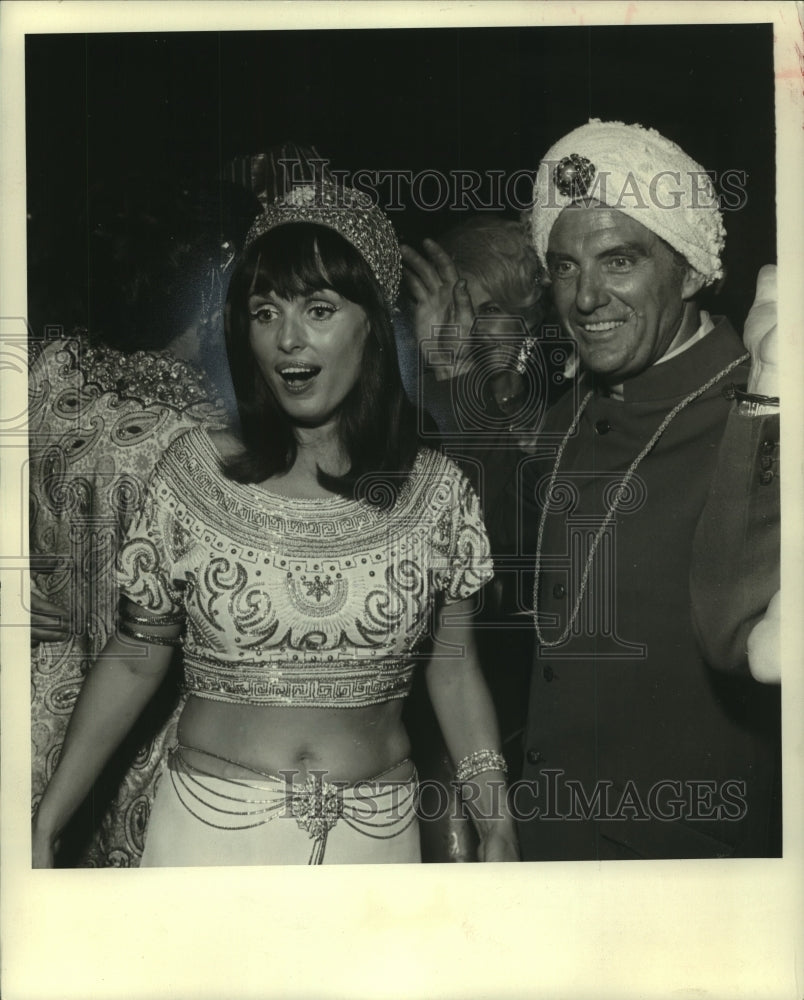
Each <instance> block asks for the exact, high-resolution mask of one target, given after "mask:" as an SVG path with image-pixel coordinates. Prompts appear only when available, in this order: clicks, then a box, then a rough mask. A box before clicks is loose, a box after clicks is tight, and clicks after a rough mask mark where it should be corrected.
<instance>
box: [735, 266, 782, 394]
mask: <svg viewBox="0 0 804 1000" xmlns="http://www.w3.org/2000/svg"><path fill="white" fill-rule="evenodd" d="M743 340H744V341H745V346H746V348H747V349H748V350H749V351H750V353H751V370H750V372H749V374H748V391H749V392H751V393H756V394H757V395H760V396H778V395H779V334H778V327H777V293H776V265H775V264H766V265H765V266H764V267H761V268H760V269H759V274H758V275H757V293H756V296H755V298H754V304H753V305H752V306H751V309H750V310H749V313H748V316H747V317H746V320H745V328H744V331H743Z"/></svg>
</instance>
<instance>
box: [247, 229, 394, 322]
mask: <svg viewBox="0 0 804 1000" xmlns="http://www.w3.org/2000/svg"><path fill="white" fill-rule="evenodd" d="M246 267H247V269H251V268H253V270H252V272H251V280H250V281H249V284H248V292H249V294H250V295H251V294H258V295H267V294H268V293H269V292H273V294H274V295H278V296H279V297H280V298H282V299H292V298H295V297H296V296H299V295H309V294H310V293H312V292H316V291H320V290H321V289H322V288H331V289H333V290H334V291H336V292H337V293H338V294H339V295H342V296H343V297H344V298H346V299H349V300H350V301H351V302H356V303H358V304H359V305H366V303H367V301H368V300H370V299H371V298H376V296H377V294H378V292H379V289H378V287H377V286H376V282H375V280H374V277H373V275H372V274H371V271H370V270H369V268H368V265H367V264H366V263H365V261H364V260H363V258H362V257H361V255H360V254H359V253H358V251H357V250H356V249H355V248H354V247H353V246H352V245H351V243H349V242H348V241H347V240H345V239H344V238H343V237H342V236H341V235H340V234H339V233H336V232H335V231H334V230H332V229H329V228H327V227H326V226H320V225H317V224H315V223H310V222H292V223H288V224H287V225H284V226H277V227H276V228H275V229H271V230H269V231H268V232H267V233H265V234H264V235H263V236H261V237H260V238H259V239H258V240H256V241H255V243H254V245H253V246H252V247H251V248H250V249H249V252H248V259H247V261H246Z"/></svg>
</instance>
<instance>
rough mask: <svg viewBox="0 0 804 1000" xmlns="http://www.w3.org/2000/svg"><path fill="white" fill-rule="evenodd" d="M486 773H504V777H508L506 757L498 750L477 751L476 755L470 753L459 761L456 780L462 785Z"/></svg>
mask: <svg viewBox="0 0 804 1000" xmlns="http://www.w3.org/2000/svg"><path fill="white" fill-rule="evenodd" d="M484 771H502V773H503V774H504V775H507V774H508V766H507V765H506V763H505V757H503V755H502V754H501V753H497V751H496V750H475V751H474V753H468V754H467V755H466V756H465V757H461V759H460V760H459V761H458V766H457V767H456V768H455V780H456V781H458V782H460V783H464V782H466V781H471V779H472V778H475V777H477V775H478V774H482V773H483V772H484Z"/></svg>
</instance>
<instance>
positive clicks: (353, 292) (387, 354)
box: [225, 222, 419, 505]
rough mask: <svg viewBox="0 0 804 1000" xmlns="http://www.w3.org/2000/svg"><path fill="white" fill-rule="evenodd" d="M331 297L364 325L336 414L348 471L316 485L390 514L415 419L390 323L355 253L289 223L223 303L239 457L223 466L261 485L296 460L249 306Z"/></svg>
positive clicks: (413, 443)
mask: <svg viewBox="0 0 804 1000" xmlns="http://www.w3.org/2000/svg"><path fill="white" fill-rule="evenodd" d="M322 288H331V289H333V290H334V291H336V292H337V293H338V294H339V295H342V296H343V297H344V298H345V299H348V300H349V301H350V302H355V303H356V304H357V305H359V306H361V307H362V308H363V310H364V311H365V313H366V317H367V319H368V322H369V335H368V337H367V338H366V342H365V346H364V349H363V359H362V364H361V367H360V374H359V377H358V380H357V382H356V384H355V385H354V387H353V388H352V390H351V391H350V392H349V394H348V395H347V396H346V398H345V399H344V401H343V403H342V404H341V408H340V410H339V413H338V421H339V430H340V437H341V443H342V445H343V447H344V449H345V452H346V455H347V457H348V459H349V463H350V468H349V471H348V472H347V473H346V474H345V475H343V476H331V475H329V474H327V473H325V472H323V471H322V470H321V469H319V471H318V480H319V482H320V483H321V484H322V485H323V486H325V487H326V488H327V489H329V490H331V491H332V492H334V493H337V494H340V495H341V496H346V497H356V496H358V495H359V496H360V497H362V498H363V499H365V500H367V501H368V502H370V503H375V504H378V505H387V504H388V498H389V496H393V495H394V494H395V493H396V491H397V488H398V485H399V483H400V477H402V479H404V477H406V475H407V473H409V472H410V470H411V468H412V467H413V462H414V460H415V457H416V452H417V450H418V444H419V442H418V436H417V431H416V411H415V409H414V408H413V406H412V404H411V403H410V401H409V400H408V398H407V396H406V395H405V391H404V388H403V386H402V379H401V376H400V374H399V362H398V359H397V353H396V343H395V340H394V335H393V330H392V327H391V319H390V316H389V314H388V309H387V307H386V306H385V303H384V301H383V296H382V292H381V290H380V287H379V285H378V284H377V281H376V279H375V277H374V275H373V274H372V272H371V269H370V268H369V266H368V264H367V263H366V262H365V260H364V259H363V257H362V256H361V255H360V253H359V252H358V251H357V250H356V249H355V248H354V247H353V246H352V245H351V243H349V242H348V241H347V240H345V239H344V238H343V237H342V236H341V235H340V234H339V233H337V232H335V231H334V230H332V229H329V228H327V227H326V226H321V225H317V224H314V223H300V222H295V223H288V224H286V225H283V226H278V227H277V228H275V229H271V230H269V231H268V232H267V233H265V234H264V235H263V236H261V237H260V238H259V239H257V240H256V241H255V242H254V243H253V244H252V245H251V246H250V247H249V248H248V250H247V251H246V253H245V254H244V255H243V257H242V258H241V260H240V261H239V262H238V264H237V266H236V268H235V271H234V274H233V275H232V279H231V282H230V284H229V294H228V297H227V302H226V320H225V328H226V350H227V353H228V356H229V368H230V371H231V375H232V383H233V385H234V389H235V395H236V397H237V405H238V410H239V413H240V429H241V436H242V440H243V444H244V445H245V450H244V451H243V452H241V453H240V454H238V455H236V456H234V457H233V458H232V459H230V460H229V461H228V462H227V463H226V465H225V472H226V474H227V475H228V476H229V478H231V479H234V480H236V481H237V482H242V483H257V482H262V480H264V479H267V478H268V477H269V476H272V475H276V474H277V473H283V472H287V471H288V470H289V469H290V468H291V466H292V465H293V463H294V461H295V460H296V453H297V441H296V435H295V433H294V428H293V424H292V422H291V421H290V419H289V418H288V416H287V414H286V413H285V411H284V410H283V409H282V407H281V406H280V405H279V403H278V402H277V400H276V398H275V396H274V395H273V393H272V392H271V391H270V389H269V388H268V386H267V385H266V383H265V380H264V378H263V376H262V374H261V373H260V371H259V368H258V367H257V365H256V364H255V361H254V355H253V353H252V351H251V347H250V343H249V319H250V317H249V310H248V299H249V296H250V295H252V294H255V293H257V294H267V293H269V292H273V293H274V294H275V295H278V296H279V297H280V298H283V299H292V298H295V297H296V296H299V295H307V294H310V293H311V292H313V291H317V290H319V289H322Z"/></svg>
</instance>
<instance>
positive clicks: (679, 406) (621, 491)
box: [533, 353, 749, 647]
mask: <svg viewBox="0 0 804 1000" xmlns="http://www.w3.org/2000/svg"><path fill="white" fill-rule="evenodd" d="M748 357H749V355H748V354H747V353H746V354H743V355H742V356H741V357H739V358H737V359H736V360H734V361H732V362H731V363H730V364H728V365H726V367H725V368H723V369H722V370H721V371H719V372H718V373H717V375H713V376H712V378H710V379H708V380H707V381H706V382H704V384H703V385H701V386H699V387H698V388H697V389H694V390H693V391H692V392H691V393H690V394H689V395H688V396H685V397H684V399H682V400H681V402H679V403H676V405H675V406H674V407H673V409H672V410H670V412H669V413H668V414H667V415H666V416H665V418H664V419H663V420H662V422H661V423H660V424H659V426H658V427H657V429H656V430H655V431H654V433H653V436H652V437H651V439H650V441H648V443H647V444H646V445H645V447H644V448H643V449H642V451H640V453H639V454H638V455H637V457H636V458H635V459H634V461H633V462H632V463H631V464H630V465H629V466H628V469H627V470H626V472H625V475H624V476H623V478H622V481H621V482H620V485H619V486H618V487H617V489H616V490H615V491H614V497H613V499H612V502H611V504H610V506H609V509H608V511H607V512H606V516H605V517H604V518H603V523H602V524H601V525H600V528H599V529H598V531H597V533H596V535H595V537H594V539H593V540H592V545H591V547H590V549H589V555H588V556H587V557H586V565H585V566H584V570H583V573H582V574H581V584H580V587H579V589H578V596H577V597H576V599H575V604H574V606H573V609H572V614H571V615H570V618H569V621H568V623H567V627H566V628H565V629H564V631H563V632H562V633H561V636H560V637H559V638H558V639H545V638H544V636H543V635H542V629H541V626H540V625H539V576H540V573H541V566H542V539H543V537H544V526H545V523H546V521H547V514H548V512H549V510H550V501H551V498H552V496H553V487H554V486H555V481H556V477H557V476H558V467H559V465H560V464H561V459H562V457H563V455H564V449H565V448H566V446H567V442H568V441H569V439H570V438H571V437H572V435H573V434H574V433H575V431H576V429H577V427H578V424H579V423H580V420H581V417H582V416H583V412H584V410H585V409H586V407H587V406H588V404H589V400H590V399H591V398H592V396H593V395H594V390H592V389H590V390H589V392H587V394H586V395H585V396H584V398H583V399H582V400H581V403H580V406H579V407H578V410H577V412H576V414H575V416H574V417H573V419H572V423H571V424H570V426H569V430H568V431H567V433H566V434H565V435H564V438H563V440H562V441H561V444H560V445H559V446H558V453H557V455H556V460H555V463H554V465H553V471H552V473H551V475H550V482H549V484H548V487H547V493H546V496H545V502H544V507H543V508H542V516H541V518H540V520H539V534H538V537H537V539H536V575H535V577H534V580H533V624H534V626H535V628H536V637H537V638H538V640H539V643H540V644H541V645H542V646H548V647H552V646H560V645H561V644H562V643H563V642H565V641H566V639H567V636H568V635H569V634H570V632H571V631H572V628H573V626H574V625H575V621H576V619H577V617H578V612H579V611H580V608H581V601H582V600H583V596H584V593H585V592H586V585H587V583H588V582H589V574H590V572H591V570H592V563H593V562H594V559H595V554H596V553H597V549H598V546H599V545H600V541H601V539H602V538H603V535H604V534H605V533H606V529H607V528H608V526H609V525H610V524H611V522H612V520H613V519H614V515H615V514H616V513H617V507H618V505H619V504H620V502H621V500H622V499H623V498H624V497H625V496H626V495H627V489H628V485H629V483H630V482H631V479H632V478H633V475H634V473H635V472H636V470H637V468H638V467H639V464H640V462H641V461H642V459H643V458H645V456H646V455H647V454H648V453H649V452H650V451H651V450H652V449H653V447H654V446H655V444H656V442H657V441H658V440H659V438H660V437H661V436H662V434H664V432H665V430H666V429H667V427H668V425H669V424H670V422H671V421H672V420H673V419H674V418H675V417H676V416H678V414H679V413H680V412H681V411H682V410H683V409H684V408H685V407H686V406H688V405H689V404H690V403H691V402H693V400H695V399H697V398H698V397H699V396H702V395H703V394H704V393H705V392H706V390H707V389H711V387H712V386H713V385H715V383H716V382H719V381H720V379H722V378H724V376H726V375H728V374H729V372H730V371H732V369H734V368H736V367H737V366H738V365H740V364H742V363H743V362H744V361H746V360H748Z"/></svg>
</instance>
